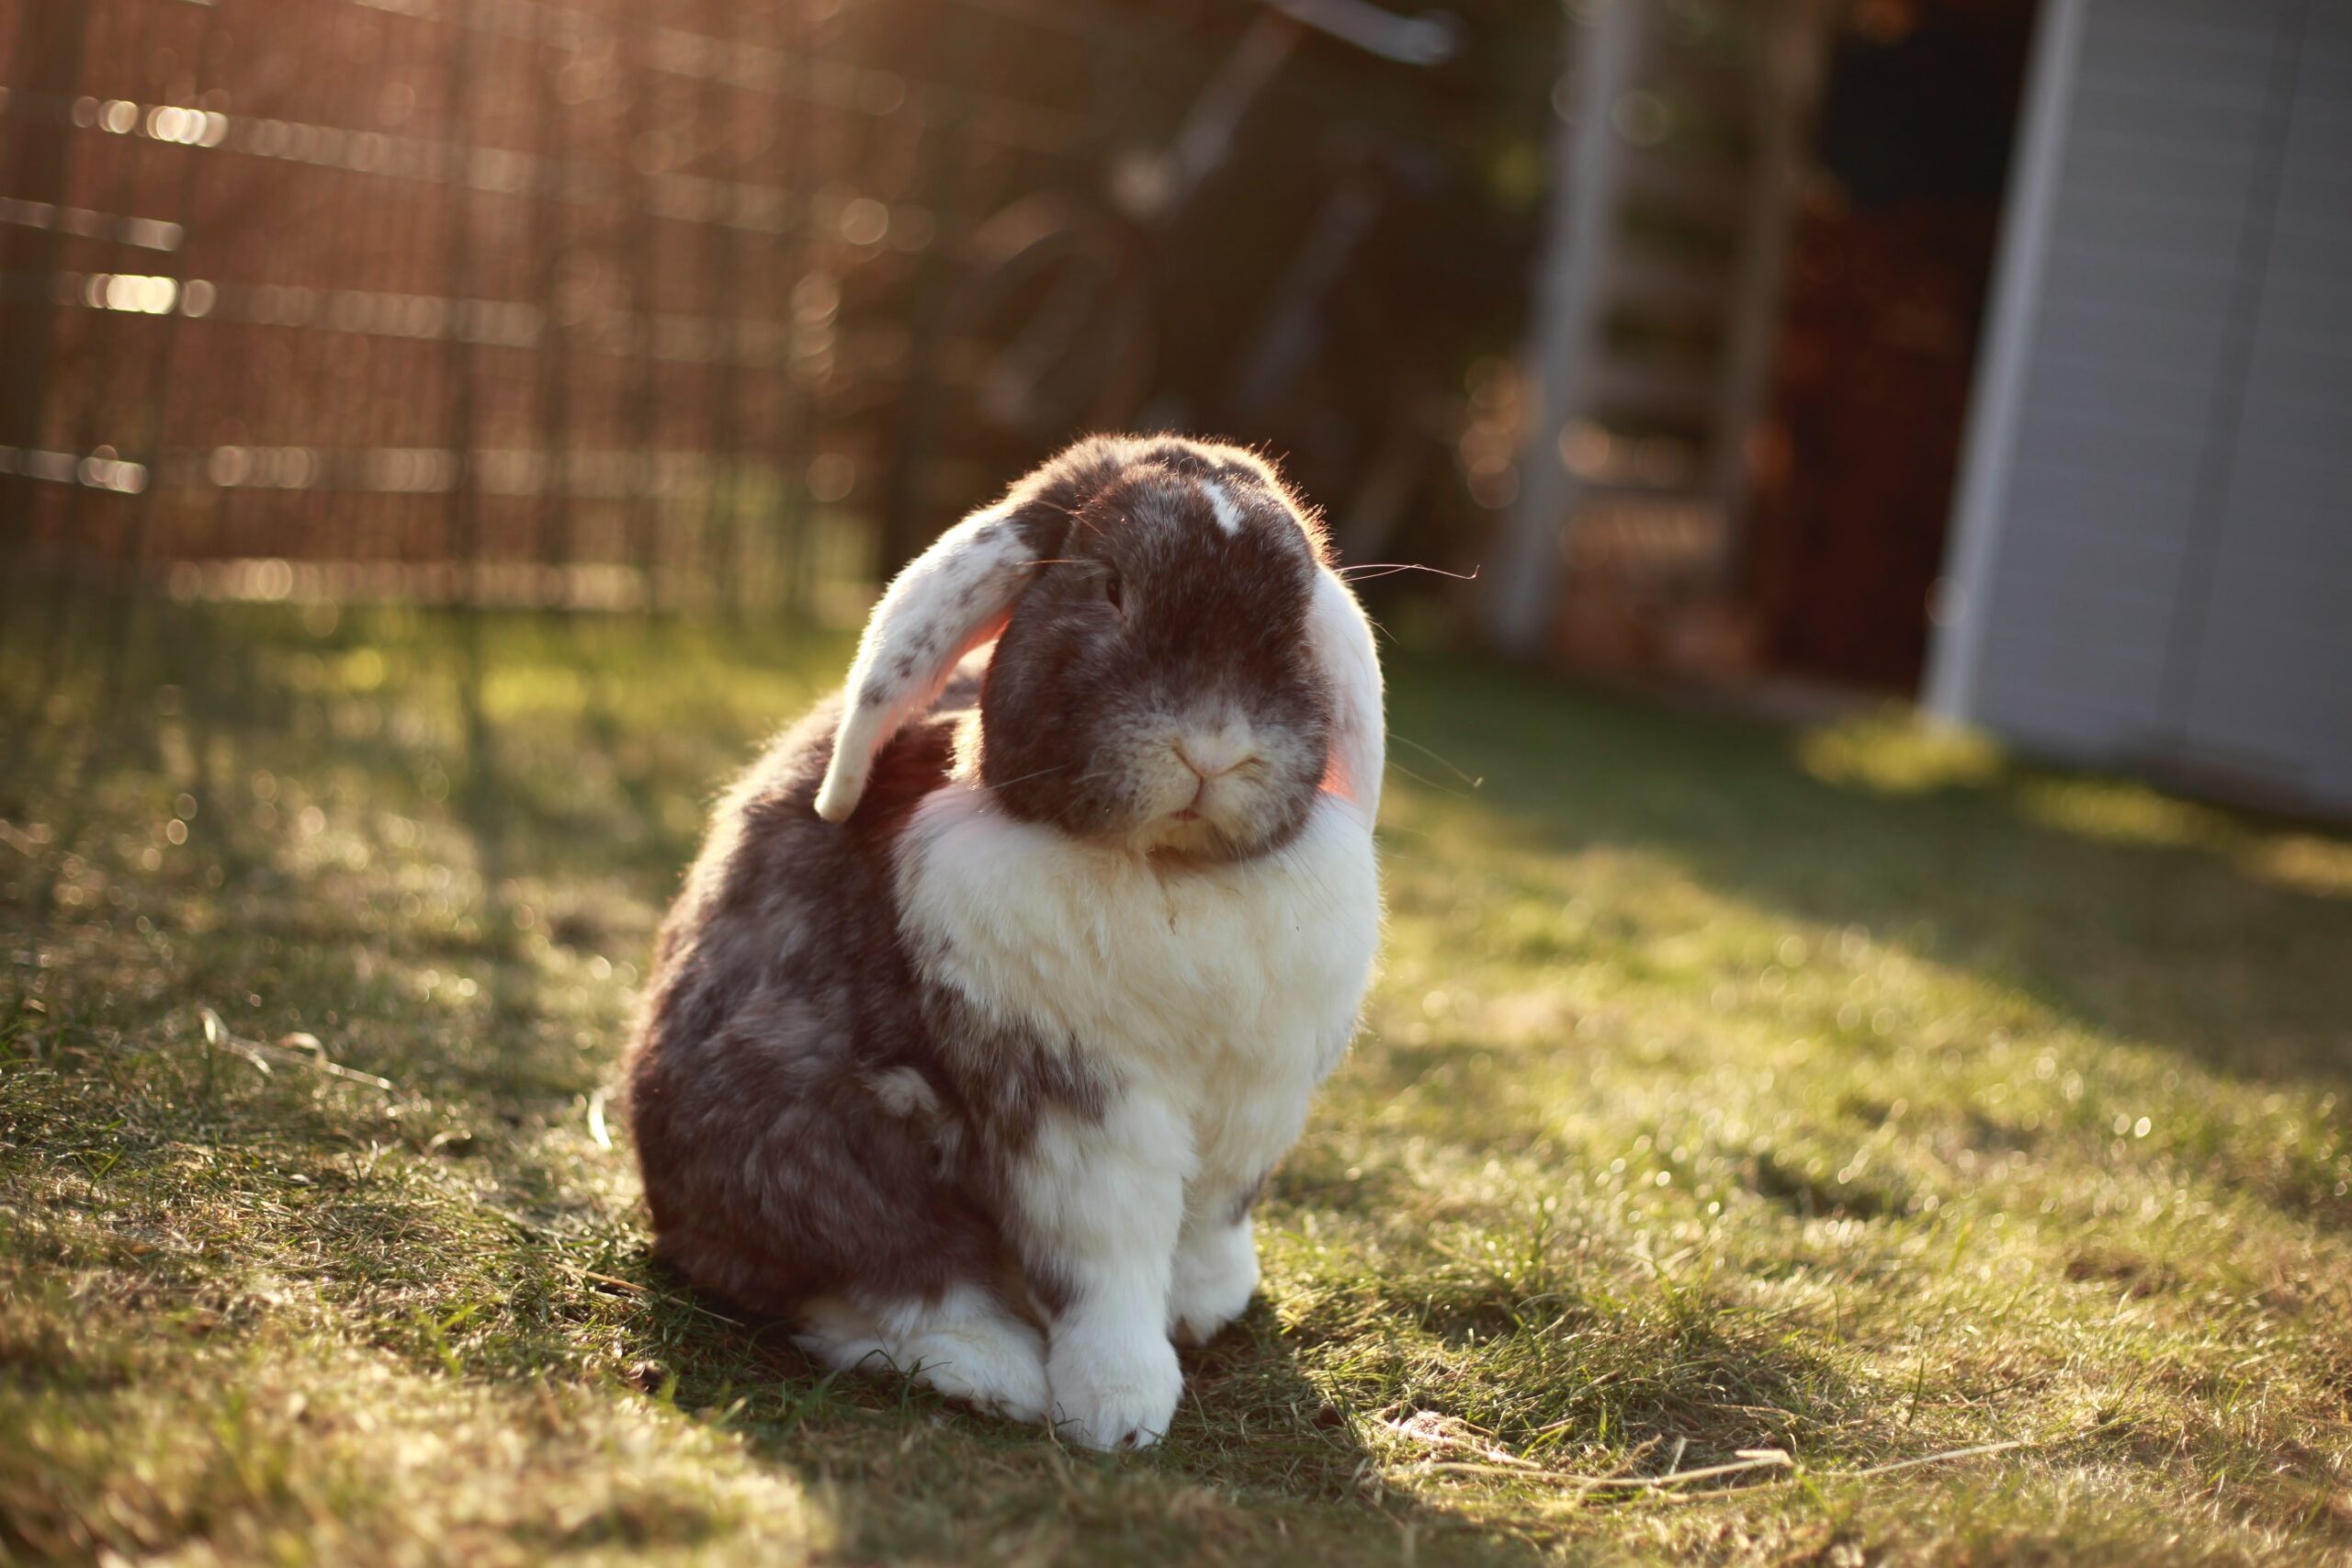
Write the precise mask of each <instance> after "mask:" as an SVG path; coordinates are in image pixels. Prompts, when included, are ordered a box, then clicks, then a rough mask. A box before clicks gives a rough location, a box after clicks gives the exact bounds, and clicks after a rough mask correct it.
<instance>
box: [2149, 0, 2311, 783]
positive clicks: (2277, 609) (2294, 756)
mask: <svg viewBox="0 0 2352 1568" xmlns="http://www.w3.org/2000/svg"><path fill="white" fill-rule="evenodd" d="M2304 43H2305V47H2304V49H2303V51H2301V58H2300V59H2299V61H2298V64H2297V70H2296V74H2295V85H2294V97H2293V102H2292V112H2291V114H2290V118H2289V121H2288V129H2287V135H2286V142H2285V149H2284V159H2283V164H2282V165H2281V167H2280V170H2279V174H2278V201H2277V209H2276V221H2275V223H2274V224H2273V226H2272V228H2271V229H2270V231H2268V233H2267V254H2265V256H2264V258H2263V262H2264V266H2263V275H2262V289H2261V295H2260V301H2259V305H2258V307H2257V310H2256V315H2255V318H2254V323H2253V329H2252V330H2253V343H2252V345H2251V351H2250V353H2249V355H2248V356H2247V360H2246V372H2245V385H2244V392H2243V396H2242V398H2241V400H2240V402H2239V407H2238V409H2237V411H2236V420H2235V429H2234V435H2235V441H2234V446H2233V452H2232V463H2231V469H2230V474H2229V477H2228V481H2227V484H2226V487H2225V489H2224V491H2223V493H2222V511H2221V516H2220V519H2219V535H2218V541H2217V545H2216V547H2215V549H2214V552H2213V569H2212V571H2211V577H2210V581H2207V582H2206V583H2204V584H2202V585H2200V586H2201V588H2202V591H2203V598H2202V602H2201V603H2200V604H2196V605H2194V606H2193V609H2194V610H2195V611H2196V612H2197V614H2196V615H2194V616H2192V617H2191V623H2190V625H2189V626H2188V627H2187V628H2186V629H2185V635H2188V636H2193V637H2195V638H2196V642H2195V646H2194V647H2193V648H2191V649H2188V650H2186V656H2187V657H2188V659H2189V668H2188V671H2187V673H2186V678H2185V682H2184V684H2185V694H2184V697H2183V704H2182V705H2183V712H2182V714H2181V716H2180V722H2181V729H2182V732H2183V733H2182V743H2183V745H2184V746H2185V747H2186V748H2188V750H2190V751H2191V752H2192V754H2198V755H2204V756H2209V757H2213V756H2217V757H2224V758H2228V759H2232V760H2234V761H2236V762H2237V764H2238V765H2241V766H2245V767H2250V768H2254V769H2257V770H2260V771H2262V772H2264V773H2268V774H2271V775H2273V776H2276V777H2278V778H2279V779H2281V780H2282V781H2283V782H2285V783H2286V784H2289V785H2290V787H2293V788H2296V789H2298V790H2300V791H2302V792H2305V793H2309V794H2312V795H2320V796H2326V797H2332V798H2335V799H2337V800H2340V801H2352V222H2347V221H2346V210H2345V209H2346V169H2347V167H2352V4H2347V3H2346V0H2320V3H2318V4H2316V5H2315V6H2314V7H2313V12H2312V17H2311V26H2310V28H2309V32H2308V34H2307V36H2306V38H2305V40H2304ZM2194 591H2195V590H2194V589H2192V592H2194Z"/></svg>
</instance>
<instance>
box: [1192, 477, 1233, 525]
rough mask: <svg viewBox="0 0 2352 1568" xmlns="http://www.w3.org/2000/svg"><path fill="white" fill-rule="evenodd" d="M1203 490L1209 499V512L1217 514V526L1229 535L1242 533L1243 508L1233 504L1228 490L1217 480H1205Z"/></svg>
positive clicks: (1202, 485)
mask: <svg viewBox="0 0 2352 1568" xmlns="http://www.w3.org/2000/svg"><path fill="white" fill-rule="evenodd" d="M1201 490H1202V491H1203V492H1204V493H1205V494H1206V495H1207V496H1208V498H1209V510H1210V511H1212V512H1214V513H1216V525H1217V526H1218V527H1220V528H1222V529H1224V530H1225V531H1226V532H1227V533H1228V534H1238V533H1239V532H1241V508H1239V507H1238V506H1236V505H1235V504H1234V503H1233V497H1232V496H1231V495H1229V494H1227V492H1226V488H1225V487H1224V486H1223V485H1221V484H1219V483H1217V482H1216V480H1215V479H1203V480H1202V481H1201Z"/></svg>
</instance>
